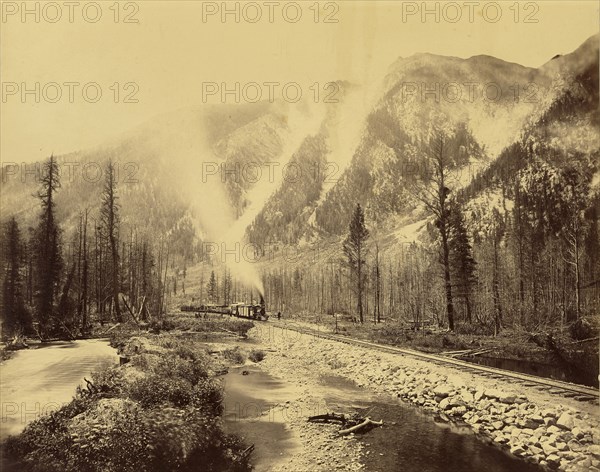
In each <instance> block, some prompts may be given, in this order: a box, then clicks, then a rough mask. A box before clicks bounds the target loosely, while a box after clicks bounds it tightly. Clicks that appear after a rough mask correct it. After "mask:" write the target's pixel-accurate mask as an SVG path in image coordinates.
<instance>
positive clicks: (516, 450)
mask: <svg viewBox="0 0 600 472" xmlns="http://www.w3.org/2000/svg"><path fill="white" fill-rule="evenodd" d="M524 452H525V449H523V447H522V446H520V445H518V444H517V445H515V446H513V447H511V448H510V453H511V454H514V455H515V456H522V455H523V453H524Z"/></svg>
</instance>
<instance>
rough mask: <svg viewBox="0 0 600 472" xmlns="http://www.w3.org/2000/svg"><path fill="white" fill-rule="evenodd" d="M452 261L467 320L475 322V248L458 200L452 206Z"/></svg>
mask: <svg viewBox="0 0 600 472" xmlns="http://www.w3.org/2000/svg"><path fill="white" fill-rule="evenodd" d="M449 225H450V240H449V248H450V261H451V266H452V272H453V279H454V287H456V289H457V292H458V296H459V297H461V298H462V299H463V300H464V301H465V306H466V310H467V320H468V322H469V323H472V322H473V314H472V307H471V293H472V289H473V286H474V285H475V283H476V282H477V279H476V277H475V268H476V263H475V259H473V248H472V246H471V242H470V241H469V236H468V235H467V228H466V225H465V218H464V215H463V212H462V210H461V209H460V207H459V206H458V204H457V203H456V202H454V203H453V204H452V205H451V206H450V218H449Z"/></svg>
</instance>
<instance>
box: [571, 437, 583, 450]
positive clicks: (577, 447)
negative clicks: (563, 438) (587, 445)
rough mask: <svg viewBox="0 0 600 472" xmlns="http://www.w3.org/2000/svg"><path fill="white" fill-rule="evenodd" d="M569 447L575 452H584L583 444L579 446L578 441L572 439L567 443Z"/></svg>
mask: <svg viewBox="0 0 600 472" xmlns="http://www.w3.org/2000/svg"><path fill="white" fill-rule="evenodd" d="M567 446H568V448H569V449H570V450H571V451H573V452H581V451H583V446H582V445H581V444H579V443H578V442H577V441H575V440H574V439H571V440H570V441H569V442H568V443H567Z"/></svg>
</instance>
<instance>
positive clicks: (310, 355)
mask: <svg viewBox="0 0 600 472" xmlns="http://www.w3.org/2000/svg"><path fill="white" fill-rule="evenodd" d="M249 334H250V335H251V336H253V337H255V338H256V339H257V340H259V341H260V342H261V343H262V344H263V345H265V346H267V347H268V348H270V349H271V350H273V351H274V352H273V353H272V354H271V355H269V356H267V358H266V359H265V360H264V361H263V363H264V365H265V367H266V368H267V369H268V370H269V371H270V372H271V373H273V374H274V375H278V376H280V377H282V378H286V379H288V378H289V377H290V376H292V377H293V378H294V379H296V382H297V383H298V384H299V385H304V386H305V387H308V386H309V385H310V383H311V379H314V378H315V375H316V374H317V373H319V374H332V373H333V374H336V375H340V376H344V377H346V378H349V379H352V380H354V381H355V382H357V383H358V385H361V386H365V387H369V388H370V389H373V390H375V391H377V392H380V393H387V394H389V395H393V396H396V397H400V398H402V399H404V400H406V401H407V402H410V403H413V404H416V405H419V406H420V407H422V408H424V409H426V410H429V411H431V412H436V413H441V414H443V415H446V416H447V417H448V418H449V420H452V421H457V422H464V423H467V424H469V425H471V427H472V428H473V429H474V430H475V431H476V432H477V433H478V434H479V435H480V437H481V438H482V439H483V440H487V441H490V442H493V443H494V444H496V445H497V446H498V447H501V448H503V449H506V450H507V451H509V452H510V453H511V454H513V455H514V456H517V457H520V458H522V459H524V460H528V461H532V462H535V463H538V464H540V465H541V466H542V467H545V468H548V469H551V470H563V471H566V472H579V471H581V472H583V471H585V472H588V471H600V432H599V431H600V430H599V429H598V428H599V427H600V412H599V409H598V407H597V406H595V405H591V404H586V403H582V402H578V401H575V400H572V399H563V398H560V397H558V396H555V395H552V394H549V393H543V392H540V391H538V390H535V389H532V388H528V387H524V386H520V385H514V384H511V383H509V382H506V381H503V380H495V379H489V378H485V377H481V376H477V375H473V374H469V373H465V372H462V371H458V370H455V369H452V368H450V367H440V366H437V365H433V364H430V363H427V362H423V361H419V360H416V359H412V358H408V357H401V356H396V355H391V354H386V353H379V352H374V351H371V350H368V349H364V348H358V347H353V348H352V349H348V346H347V345H344V344H342V343H339V342H335V341H328V340H324V339H322V338H316V337H314V336H310V335H306V334H300V333H297V332H295V331H292V330H287V329H285V328H280V327H274V326H269V327H268V328H265V327H264V325H263V326H262V327H261V326H259V327H257V328H254V329H253V330H251V331H250V333H249ZM309 391H310V389H307V392H309ZM305 425H306V423H303V425H302V427H303V428H304V427H305ZM297 426H298V425H294V424H293V423H292V424H291V427H292V429H295V427H297ZM312 436H313V435H311V437H312Z"/></svg>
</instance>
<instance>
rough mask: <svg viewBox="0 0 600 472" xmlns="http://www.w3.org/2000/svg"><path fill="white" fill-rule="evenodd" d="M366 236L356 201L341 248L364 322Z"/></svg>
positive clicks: (360, 209)
mask: <svg viewBox="0 0 600 472" xmlns="http://www.w3.org/2000/svg"><path fill="white" fill-rule="evenodd" d="M368 237H369V230H368V229H367V227H366V226H365V215H364V212H363V209H362V207H361V206H360V204H359V203H357V204H356V208H355V210H354V214H353V215H352V219H351V220H350V225H349V234H348V236H347V237H346V239H345V240H344V243H343V249H344V254H345V255H346V258H347V259H348V266H349V267H350V272H351V274H352V276H353V277H354V280H355V284H356V285H355V289H356V296H357V309H358V317H359V320H360V322H361V323H363V322H364V317H363V294H364V286H365V275H366V270H365V269H366V267H365V266H366V256H367V252H368V250H367V246H366V241H367V238H368Z"/></svg>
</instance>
